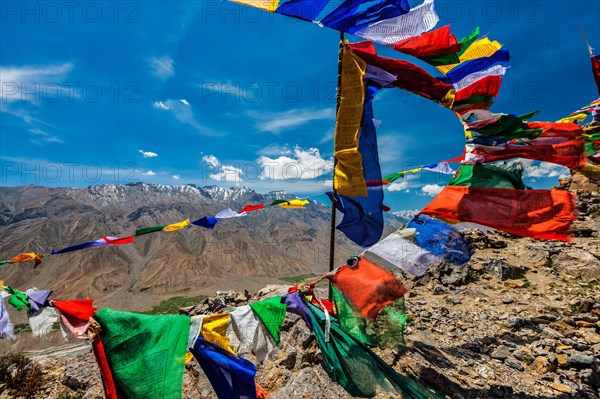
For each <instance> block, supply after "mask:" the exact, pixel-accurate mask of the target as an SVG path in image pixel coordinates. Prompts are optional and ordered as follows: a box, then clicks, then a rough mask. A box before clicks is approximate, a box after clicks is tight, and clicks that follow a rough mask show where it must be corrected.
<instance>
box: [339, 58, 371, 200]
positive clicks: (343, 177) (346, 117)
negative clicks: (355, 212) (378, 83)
mask: <svg viewBox="0 0 600 399" xmlns="http://www.w3.org/2000/svg"><path fill="white" fill-rule="evenodd" d="M342 57H343V58H342V82H341V101H340V107H339V109H338V113H337V118H336V121H335V136H334V147H335V150H334V157H335V159H336V161H337V163H336V167H335V171H334V176H333V182H334V188H335V190H336V192H337V193H338V194H341V195H349V196H353V197H366V196H367V184H366V182H365V178H364V175H363V168H362V156H361V155H360V152H358V134H359V131H360V122H361V120H362V113H363V107H364V101H365V86H364V82H363V76H364V74H365V71H366V69H367V64H366V63H365V62H364V61H363V60H361V59H360V58H358V57H357V56H355V55H354V53H353V52H352V51H351V50H350V49H349V48H348V47H347V46H344V49H343V55H342Z"/></svg>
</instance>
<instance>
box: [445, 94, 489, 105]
mask: <svg viewBox="0 0 600 399" xmlns="http://www.w3.org/2000/svg"><path fill="white" fill-rule="evenodd" d="M493 102H494V97H488V96H471V97H469V98H465V99H464V100H460V101H455V102H454V107H458V106H459V105H465V104H480V103H493Z"/></svg>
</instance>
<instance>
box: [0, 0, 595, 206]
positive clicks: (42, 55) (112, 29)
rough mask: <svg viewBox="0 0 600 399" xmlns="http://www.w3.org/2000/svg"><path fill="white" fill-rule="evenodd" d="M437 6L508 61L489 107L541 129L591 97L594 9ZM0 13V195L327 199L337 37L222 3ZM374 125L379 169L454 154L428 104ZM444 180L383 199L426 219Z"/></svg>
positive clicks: (455, 141) (446, 127)
mask: <svg viewBox="0 0 600 399" xmlns="http://www.w3.org/2000/svg"><path fill="white" fill-rule="evenodd" d="M419 3H420V1H419V2H411V4H412V5H416V4H419ZM436 4H437V5H436V10H437V12H438V14H439V15H440V19H441V21H440V23H439V24H438V27H440V26H443V25H446V24H451V25H452V31H453V32H454V33H455V34H456V35H457V37H462V36H464V35H466V34H467V33H469V32H470V31H471V30H472V29H473V28H474V27H475V26H477V25H479V26H480V27H481V32H482V33H483V34H487V35H489V36H490V38H492V39H495V40H498V41H500V42H501V43H503V44H504V46H505V47H506V48H508V49H509V50H510V52H511V68H510V69H509V71H508V73H507V75H506V77H505V81H504V83H503V87H502V90H501V93H500V97H499V99H498V101H497V103H496V104H495V105H494V107H493V108H492V110H493V111H496V112H507V113H516V114H519V113H525V112H528V111H531V110H534V109H538V110H541V111H542V112H541V114H540V115H539V116H538V118H539V120H550V121H552V120H556V119H559V118H560V117H562V116H564V115H566V114H568V113H569V112H571V111H573V110H575V109H577V108H578V107H579V106H581V105H584V104H587V103H588V102H590V101H592V100H594V99H595V95H596V94H597V93H596V91H595V87H594V84H593V78H592V75H591V71H590V63H589V58H588V54H587V49H586V47H585V44H584V42H583V39H582V37H581V34H580V32H579V26H580V25H583V26H584V27H585V30H586V34H587V36H588V38H589V40H590V42H591V44H592V46H595V47H596V48H600V25H598V23H597V22H598V18H599V17H600V3H599V2H594V1H569V2H567V1H517V2H511V1H502V2H498V1H494V2H493V1H473V2H456V1H444V0H439V1H437V3H436ZM1 7H2V9H1V12H2V14H1V19H2V23H1V27H0V36H1V37H2V39H1V40H2V46H1V48H0V66H1V68H2V69H1V71H0V72H1V73H0V75H1V76H0V78H1V80H2V93H1V94H2V96H1V109H0V110H1V112H0V163H1V171H2V172H1V182H0V183H1V184H2V185H24V184H40V185H47V186H70V187H84V186H88V185H92V184H104V183H131V182H138V181H143V182H147V183H160V184H187V183H194V184H198V185H211V184H217V185H222V186H232V185H245V186H249V187H252V188H254V189H256V190H257V191H259V192H266V191H271V190H279V189H284V190H286V191H288V192H290V193H294V194H298V195H312V194H318V193H320V192H324V191H326V190H327V189H328V188H329V187H328V186H329V181H330V179H331V157H332V147H333V129H334V109H335V97H334V96H335V83H336V74H337V43H338V40H337V39H338V33H337V32H336V31H333V30H330V29H326V28H319V27H318V26H316V25H314V24H311V23H307V22H303V21H298V20H293V19H290V18H286V17H283V16H280V15H276V14H271V13H266V12H263V11H260V10H256V9H253V8H249V7H245V6H241V5H237V4H234V3H229V2H224V1H223V2H222V1H180V2H177V1H137V2H136V1H123V2H119V3H115V2H86V1H82V2H76V3H69V2H65V3H63V2H25V3H23V2H10V1H5V2H2V3H1ZM348 38H349V39H350V40H351V41H357V40H358V38H354V37H351V36H348ZM379 51H380V54H382V55H386V56H391V57H397V58H404V59H410V57H406V56H402V55H401V54H399V53H396V52H394V51H393V50H390V49H385V48H379ZM412 61H413V62H416V63H417V64H419V65H421V66H424V65H423V64H422V63H420V62H418V61H416V60H414V59H412ZM424 67H425V68H426V69H427V70H429V71H430V72H432V73H435V71H434V70H433V69H432V68H431V67H429V66H424ZM375 116H376V118H377V119H378V120H380V121H381V126H380V127H379V128H378V139H379V147H380V157H381V168H382V172H383V173H384V174H387V173H391V172H396V171H399V170H403V169H408V168H412V167H415V166H418V165H422V164H428V163H433V162H436V161H440V160H444V159H447V158H452V157H455V156H457V155H459V154H460V153H461V151H462V146H463V143H464V139H463V134H462V128H461V126H460V124H459V123H458V121H457V119H456V118H455V117H454V115H453V114H452V113H451V112H449V111H448V110H446V109H443V108H441V107H440V106H438V105H436V104H434V103H431V102H427V101H426V100H422V99H420V98H417V97H415V96H413V95H410V94H407V93H404V92H401V91H399V90H394V89H388V90H385V91H383V92H381V93H380V94H379V96H378V98H376V100H375ZM527 171H528V173H529V178H528V182H529V183H530V184H531V185H533V186H534V187H536V188H545V187H549V186H550V185H551V183H553V182H554V181H555V180H556V176H557V175H560V174H561V173H564V171H563V170H561V169H560V168H557V167H553V166H551V165H542V166H539V165H535V164H532V165H528V168H527ZM447 179H448V177H447V176H443V175H437V174H434V173H423V174H417V175H414V176H411V177H410V178H409V179H408V180H406V182H405V183H401V184H397V185H395V186H393V187H390V188H391V190H387V192H386V200H385V202H386V204H388V205H389V206H391V207H392V208H393V209H394V210H402V209H415V208H421V207H423V206H424V205H426V204H427V202H428V201H429V200H430V199H431V195H433V194H435V193H436V192H437V191H438V190H439V188H440V187H441V186H443V185H444V184H445V183H446V181H447Z"/></svg>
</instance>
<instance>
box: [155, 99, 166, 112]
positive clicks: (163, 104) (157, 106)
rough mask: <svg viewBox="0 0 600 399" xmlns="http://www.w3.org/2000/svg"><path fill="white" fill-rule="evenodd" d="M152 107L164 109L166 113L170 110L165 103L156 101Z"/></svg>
mask: <svg viewBox="0 0 600 399" xmlns="http://www.w3.org/2000/svg"><path fill="white" fill-rule="evenodd" d="M152 106H153V107H154V108H156V109H163V110H165V111H167V110H169V106H168V105H167V104H165V103H163V102H162V101H154V102H153V103H152Z"/></svg>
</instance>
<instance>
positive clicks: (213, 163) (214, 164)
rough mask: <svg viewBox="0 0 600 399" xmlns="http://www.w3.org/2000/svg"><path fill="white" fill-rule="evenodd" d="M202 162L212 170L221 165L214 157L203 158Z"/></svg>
mask: <svg viewBox="0 0 600 399" xmlns="http://www.w3.org/2000/svg"><path fill="white" fill-rule="evenodd" d="M202 162H204V163H205V164H208V165H209V166H211V167H213V168H218V167H219V165H220V164H221V162H219V159H218V158H217V157H215V156H214V155H205V156H203V157H202Z"/></svg>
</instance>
